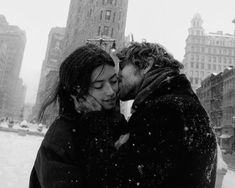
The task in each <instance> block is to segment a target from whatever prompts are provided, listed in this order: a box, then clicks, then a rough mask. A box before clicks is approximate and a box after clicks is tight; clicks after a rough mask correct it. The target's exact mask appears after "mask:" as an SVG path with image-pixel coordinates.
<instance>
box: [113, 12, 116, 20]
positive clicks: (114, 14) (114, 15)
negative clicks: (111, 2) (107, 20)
mask: <svg viewBox="0 0 235 188" xmlns="http://www.w3.org/2000/svg"><path fill="white" fill-rule="evenodd" d="M115 17H116V12H114V13H113V22H115Z"/></svg>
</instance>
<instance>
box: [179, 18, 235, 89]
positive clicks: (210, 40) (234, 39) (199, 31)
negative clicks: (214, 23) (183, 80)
mask: <svg viewBox="0 0 235 188" xmlns="http://www.w3.org/2000/svg"><path fill="white" fill-rule="evenodd" d="M202 24H203V20H202V18H201V16H200V14H195V15H194V17H193V19H192V20H191V27H190V28H189V30H188V31H189V34H188V37H187V39H186V47H185V55H184V59H183V64H184V73H185V74H186V76H187V77H188V78H189V80H190V82H191V84H192V87H193V89H194V90H196V89H197V88H198V87H200V84H201V81H202V80H203V79H204V78H206V77H207V76H208V75H210V74H211V73H219V72H221V71H223V70H224V69H225V68H226V67H228V66H230V65H235V36H234V35H232V34H228V33H226V34H224V33H223V32H222V31H217V32H215V33H212V32H211V33H209V34H206V33H205V31H204V29H203V25H202Z"/></svg>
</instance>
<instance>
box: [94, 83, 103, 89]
mask: <svg viewBox="0 0 235 188" xmlns="http://www.w3.org/2000/svg"><path fill="white" fill-rule="evenodd" d="M92 88H94V89H102V88H103V85H102V84H93V85H92Z"/></svg>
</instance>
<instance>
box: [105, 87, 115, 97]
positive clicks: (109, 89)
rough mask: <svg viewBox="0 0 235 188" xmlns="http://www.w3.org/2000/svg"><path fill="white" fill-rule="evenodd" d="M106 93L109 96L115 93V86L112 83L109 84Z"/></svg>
mask: <svg viewBox="0 0 235 188" xmlns="http://www.w3.org/2000/svg"><path fill="white" fill-rule="evenodd" d="M106 95H108V96H112V95H115V91H114V89H113V87H112V86H111V85H110V84H107V87H106Z"/></svg>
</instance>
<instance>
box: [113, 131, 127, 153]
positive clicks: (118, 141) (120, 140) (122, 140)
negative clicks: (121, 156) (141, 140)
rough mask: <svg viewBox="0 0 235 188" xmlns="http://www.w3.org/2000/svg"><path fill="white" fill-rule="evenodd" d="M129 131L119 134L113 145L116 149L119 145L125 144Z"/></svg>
mask: <svg viewBox="0 0 235 188" xmlns="http://www.w3.org/2000/svg"><path fill="white" fill-rule="evenodd" d="M129 136H130V133H127V134H124V135H121V136H120V137H119V139H118V140H117V141H116V142H115V143H114V146H115V148H116V149H119V148H120V147H121V145H123V144H125V143H126V142H127V140H128V139H129Z"/></svg>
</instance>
